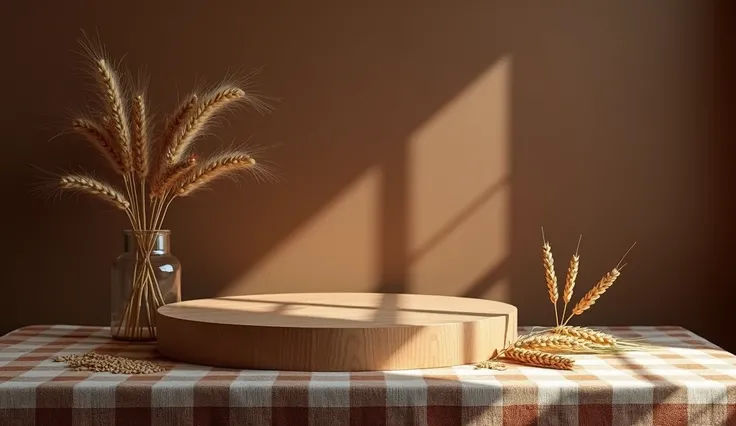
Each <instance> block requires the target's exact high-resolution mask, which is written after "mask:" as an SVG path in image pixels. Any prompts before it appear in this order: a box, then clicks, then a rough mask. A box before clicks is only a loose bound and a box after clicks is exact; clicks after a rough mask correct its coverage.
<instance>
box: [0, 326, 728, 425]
mask: <svg viewBox="0 0 736 426" xmlns="http://www.w3.org/2000/svg"><path fill="white" fill-rule="evenodd" d="M600 329H601V330H603V331H607V332H609V333H612V334H615V335H617V336H621V337H629V338H630V337H644V338H645V339H646V341H647V342H648V343H650V344H653V345H657V346H659V347H658V348H657V349H654V350H648V351H646V352H632V353H626V354H619V355H606V356H594V355H577V356H575V358H576V366H575V369H574V370H573V371H556V370H549V369H542V368H533V367H524V366H517V365H512V364H509V365H508V369H507V370H506V371H490V370H477V369H475V368H474V367H473V366H457V367H453V368H443V369H432V370H416V371H393V372H378V373H369V372H366V373H347V372H346V373H309V372H303V373H302V372H279V371H241V370H230V369H221V368H209V367H203V366H196V365H189V364H180V363H171V362H168V363H165V364H166V365H167V366H168V367H170V369H169V370H167V371H166V372H162V373H157V374H151V375H133V376H130V375H115V374H108V373H89V372H75V371H70V370H68V369H67V368H66V367H65V366H64V364H63V363H57V362H53V361H52V359H51V358H52V357H54V356H56V355H67V354H79V353H85V352H88V351H90V350H95V351H98V352H102V353H110V354H115V355H121V356H128V357H136V358H145V359H157V354H156V351H155V345H152V344H132V343H123V342H116V341H113V340H111V339H110V338H109V335H108V331H107V329H105V328H101V327H78V326H66V325H56V326H31V327H25V328H21V329H18V330H16V331H13V332H11V333H9V334H7V335H5V336H4V337H1V338H0V425H16V424H17V425H33V424H35V425H69V424H80V425H144V424H154V425H210V424H218V425H219V424H224V425H269V424H279V425H289V426H296V425H319V426H322V425H385V424H390V425H399V424H400V425H501V424H508V425H536V424H540V425H541V424H545V425H627V426H628V425H667V426H675V425H685V424H691V425H709V426H713V425H724V424H728V425H736V357H734V355H732V354H730V353H728V352H725V351H723V350H721V349H719V348H717V347H716V346H714V345H712V344H711V343H709V342H708V341H706V340H704V339H702V338H700V337H698V336H697V335H695V334H693V333H691V332H689V331H687V330H685V329H682V328H679V327H657V328H654V327H612V328H605V327H601V328H600ZM528 331H529V329H528V328H521V329H520V330H519V332H520V333H526V332H528ZM254 344H257V343H255V342H254Z"/></svg>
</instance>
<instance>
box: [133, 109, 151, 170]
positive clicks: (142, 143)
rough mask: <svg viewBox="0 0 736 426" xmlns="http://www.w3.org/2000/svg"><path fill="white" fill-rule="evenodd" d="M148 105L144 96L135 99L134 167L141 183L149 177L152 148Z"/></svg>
mask: <svg viewBox="0 0 736 426" xmlns="http://www.w3.org/2000/svg"><path fill="white" fill-rule="evenodd" d="M146 120H147V118H146V104H145V101H144V99H143V95H140V94H139V95H136V96H135V97H134V98H133V166H134V168H135V172H136V173H137V174H138V177H140V179H141V181H142V180H143V179H145V177H146V176H147V175H148V170H149V167H150V157H149V156H150V146H149V141H148V125H147V121H146Z"/></svg>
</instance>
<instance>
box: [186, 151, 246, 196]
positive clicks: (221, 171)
mask: <svg viewBox="0 0 736 426" xmlns="http://www.w3.org/2000/svg"><path fill="white" fill-rule="evenodd" d="M255 164H256V161H255V160H254V159H253V158H252V157H251V156H250V155H248V154H245V153H227V154H222V155H218V156H216V157H214V158H212V159H210V160H208V161H206V162H205V163H203V164H202V165H200V166H199V167H197V168H195V169H194V170H192V171H191V172H190V173H187V174H185V175H184V176H182V177H181V178H180V179H179V180H178V181H177V182H176V183H175V184H174V185H173V186H172V188H174V189H176V194H177V195H178V196H180V197H185V196H187V195H189V194H191V193H192V192H194V191H195V190H197V189H200V188H203V187H204V186H206V185H207V184H208V183H210V182H211V181H213V180H214V179H217V178H218V177H222V176H225V175H227V174H229V173H232V172H235V171H239V170H247V169H250V168H252V167H253V166H255Z"/></svg>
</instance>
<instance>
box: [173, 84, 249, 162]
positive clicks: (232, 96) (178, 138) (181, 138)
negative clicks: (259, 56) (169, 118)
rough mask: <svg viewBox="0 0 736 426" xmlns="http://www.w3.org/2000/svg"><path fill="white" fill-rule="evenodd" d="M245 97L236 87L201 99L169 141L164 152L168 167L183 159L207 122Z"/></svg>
mask: <svg viewBox="0 0 736 426" xmlns="http://www.w3.org/2000/svg"><path fill="white" fill-rule="evenodd" d="M244 97H245V92H244V91H243V90H242V89H240V88H238V87H229V86H227V87H224V88H222V89H220V90H217V91H214V92H213V93H211V94H210V95H208V96H207V97H206V98H205V99H203V100H202V101H201V102H200V103H199V104H198V105H197V107H196V108H195V109H194V110H192V111H191V113H190V115H189V116H188V118H187V119H186V120H184V125H183V126H181V127H180V128H179V129H178V130H177V131H176V133H175V134H174V137H173V138H172V140H171V141H170V144H169V147H168V149H167V151H166V159H167V161H168V164H169V165H173V164H176V163H178V162H180V161H181V160H182V158H184V155H185V154H186V152H187V149H188V148H189V146H190V145H191V144H192V142H193V141H194V139H195V138H196V137H197V135H198V134H199V133H201V132H202V130H203V129H204V127H205V125H206V124H207V121H208V120H209V119H210V118H212V116H213V115H215V114H216V113H217V112H219V111H221V110H222V109H223V108H225V107H227V106H228V105H231V104H232V103H233V102H235V101H237V100H239V99H242V98H244Z"/></svg>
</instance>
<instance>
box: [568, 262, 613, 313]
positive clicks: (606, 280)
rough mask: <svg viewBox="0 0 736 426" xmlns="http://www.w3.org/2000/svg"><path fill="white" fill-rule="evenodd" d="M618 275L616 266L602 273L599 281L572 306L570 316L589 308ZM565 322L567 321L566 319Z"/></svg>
mask: <svg viewBox="0 0 736 426" xmlns="http://www.w3.org/2000/svg"><path fill="white" fill-rule="evenodd" d="M619 275H621V272H620V271H619V270H618V269H616V268H613V269H612V270H611V271H610V272H608V273H607V274H606V275H604V276H603V278H601V279H600V281H598V283H597V284H596V285H594V286H593V288H591V289H590V290H589V291H588V292H587V293H586V294H585V296H583V298H582V299H580V301H579V302H578V303H577V304H576V305H575V307H574V308H572V314H571V315H570V317H572V316H574V315H580V314H582V313H583V312H585V311H587V310H588V309H590V307H591V306H593V305H594V304H595V301H596V300H598V298H600V297H601V295H602V294H603V293H605V292H606V290H608V289H609V288H610V287H611V286H612V285H613V283H614V282H615V281H616V279H617V278H618V277H619ZM565 323H567V321H566V322H565Z"/></svg>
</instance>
